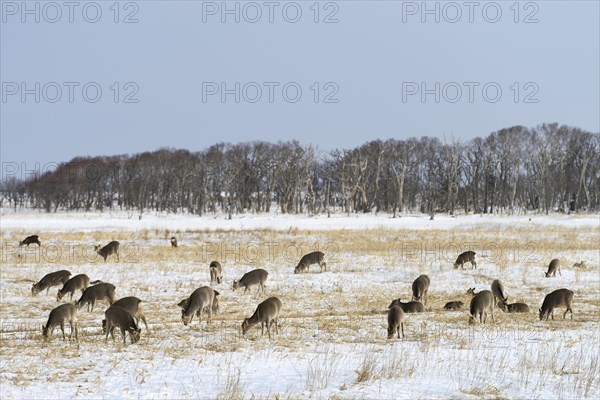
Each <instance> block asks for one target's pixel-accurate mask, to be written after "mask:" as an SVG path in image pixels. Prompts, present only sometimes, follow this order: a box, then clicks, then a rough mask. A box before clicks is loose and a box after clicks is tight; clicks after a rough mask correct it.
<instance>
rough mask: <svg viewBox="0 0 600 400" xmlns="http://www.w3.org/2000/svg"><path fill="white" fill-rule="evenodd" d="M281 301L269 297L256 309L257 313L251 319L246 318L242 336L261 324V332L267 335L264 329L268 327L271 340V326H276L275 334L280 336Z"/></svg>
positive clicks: (243, 323)
mask: <svg viewBox="0 0 600 400" xmlns="http://www.w3.org/2000/svg"><path fill="white" fill-rule="evenodd" d="M281 307H282V304H281V300H279V299H278V298H277V297H269V298H268V299H266V300H265V301H263V302H262V303H260V304H259V305H258V306H257V307H256V311H254V314H252V316H251V317H250V318H245V319H244V322H242V334H243V335H245V334H246V332H248V329H250V328H252V327H253V326H254V325H256V324H259V323H260V332H261V334H262V335H264V334H265V331H264V328H265V325H266V326H267V333H268V334H269V339H271V325H273V323H274V324H275V333H277V334H279V312H280V311H281Z"/></svg>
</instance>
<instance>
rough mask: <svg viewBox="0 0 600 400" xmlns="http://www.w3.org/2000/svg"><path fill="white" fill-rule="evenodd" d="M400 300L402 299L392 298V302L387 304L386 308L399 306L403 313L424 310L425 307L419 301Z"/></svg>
mask: <svg viewBox="0 0 600 400" xmlns="http://www.w3.org/2000/svg"><path fill="white" fill-rule="evenodd" d="M401 300H402V299H396V300H392V303H391V304H390V305H389V306H388V308H392V307H400V308H401V309H402V311H404V312H405V313H418V312H423V311H425V307H424V306H423V303H421V302H420V301H409V302H408V303H403V302H402V301H401Z"/></svg>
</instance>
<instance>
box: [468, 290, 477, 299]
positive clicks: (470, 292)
mask: <svg viewBox="0 0 600 400" xmlns="http://www.w3.org/2000/svg"><path fill="white" fill-rule="evenodd" d="M467 294H468V295H469V296H471V298H473V297H475V295H476V294H477V292H476V291H475V288H469V289H467Z"/></svg>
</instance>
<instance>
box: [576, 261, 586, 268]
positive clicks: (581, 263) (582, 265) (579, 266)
mask: <svg viewBox="0 0 600 400" xmlns="http://www.w3.org/2000/svg"><path fill="white" fill-rule="evenodd" d="M573 268H574V269H579V268H582V269H585V268H587V265H586V264H585V261H583V260H582V261H580V262H576V263H575V264H573Z"/></svg>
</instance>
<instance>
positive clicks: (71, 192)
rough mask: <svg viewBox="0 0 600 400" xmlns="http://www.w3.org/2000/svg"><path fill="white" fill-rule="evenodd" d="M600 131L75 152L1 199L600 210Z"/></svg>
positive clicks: (10, 183) (8, 202)
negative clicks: (347, 145) (328, 145)
mask: <svg viewBox="0 0 600 400" xmlns="http://www.w3.org/2000/svg"><path fill="white" fill-rule="evenodd" d="M599 202H600V134H599V133H592V132H587V131H584V130H581V129H579V128H575V127H570V126H564V125H559V124H557V123H552V124H542V125H539V126H537V127H533V128H527V127H523V126H514V127H511V128H507V129H502V130H499V131H497V132H493V133H491V134H489V135H487V136H486V137H477V138H475V139H472V140H469V141H465V142H461V141H459V140H452V141H449V142H448V141H441V140H440V139H438V138H433V137H420V138H410V139H405V140H398V139H388V140H385V141H382V140H372V141H369V142H367V143H364V144H363V145H361V146H358V147H355V148H352V149H335V150H332V151H328V152H323V151H321V150H319V149H318V148H317V147H315V146H313V145H301V144H300V143H299V142H298V141H286V142H278V143H269V142H263V141H254V142H246V143H238V144H229V143H218V144H215V145H213V146H210V147H209V148H207V149H205V150H202V151H199V152H190V151H188V150H178V149H169V148H165V149H160V150H157V151H153V152H145V153H138V154H133V155H118V156H97V157H77V158H74V159H72V160H71V161H69V162H65V163H61V164H59V165H58V166H57V167H56V168H55V169H53V170H51V171H44V172H43V173H42V172H40V173H38V174H34V175H33V176H29V177H28V178H27V179H18V177H16V176H5V177H3V179H2V182H1V187H0V206H2V207H10V208H14V209H19V208H22V209H23V208H33V209H41V210H45V211H47V212H55V211H60V210H69V211H92V210H95V211H107V210H127V211H134V212H139V213H140V216H141V215H142V214H143V213H144V212H146V211H159V212H172V213H190V214H197V215H204V214H211V213H217V212H225V213H227V214H229V216H230V217H231V215H232V214H238V213H261V212H274V211H277V212H281V213H307V214H319V213H328V212H345V213H348V214H350V213H367V212H390V213H394V215H398V214H399V213H406V212H422V213H429V214H435V213H450V214H454V213H521V212H538V213H549V212H581V211H587V212H590V211H598V210H599V209H600V207H599Z"/></svg>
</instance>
